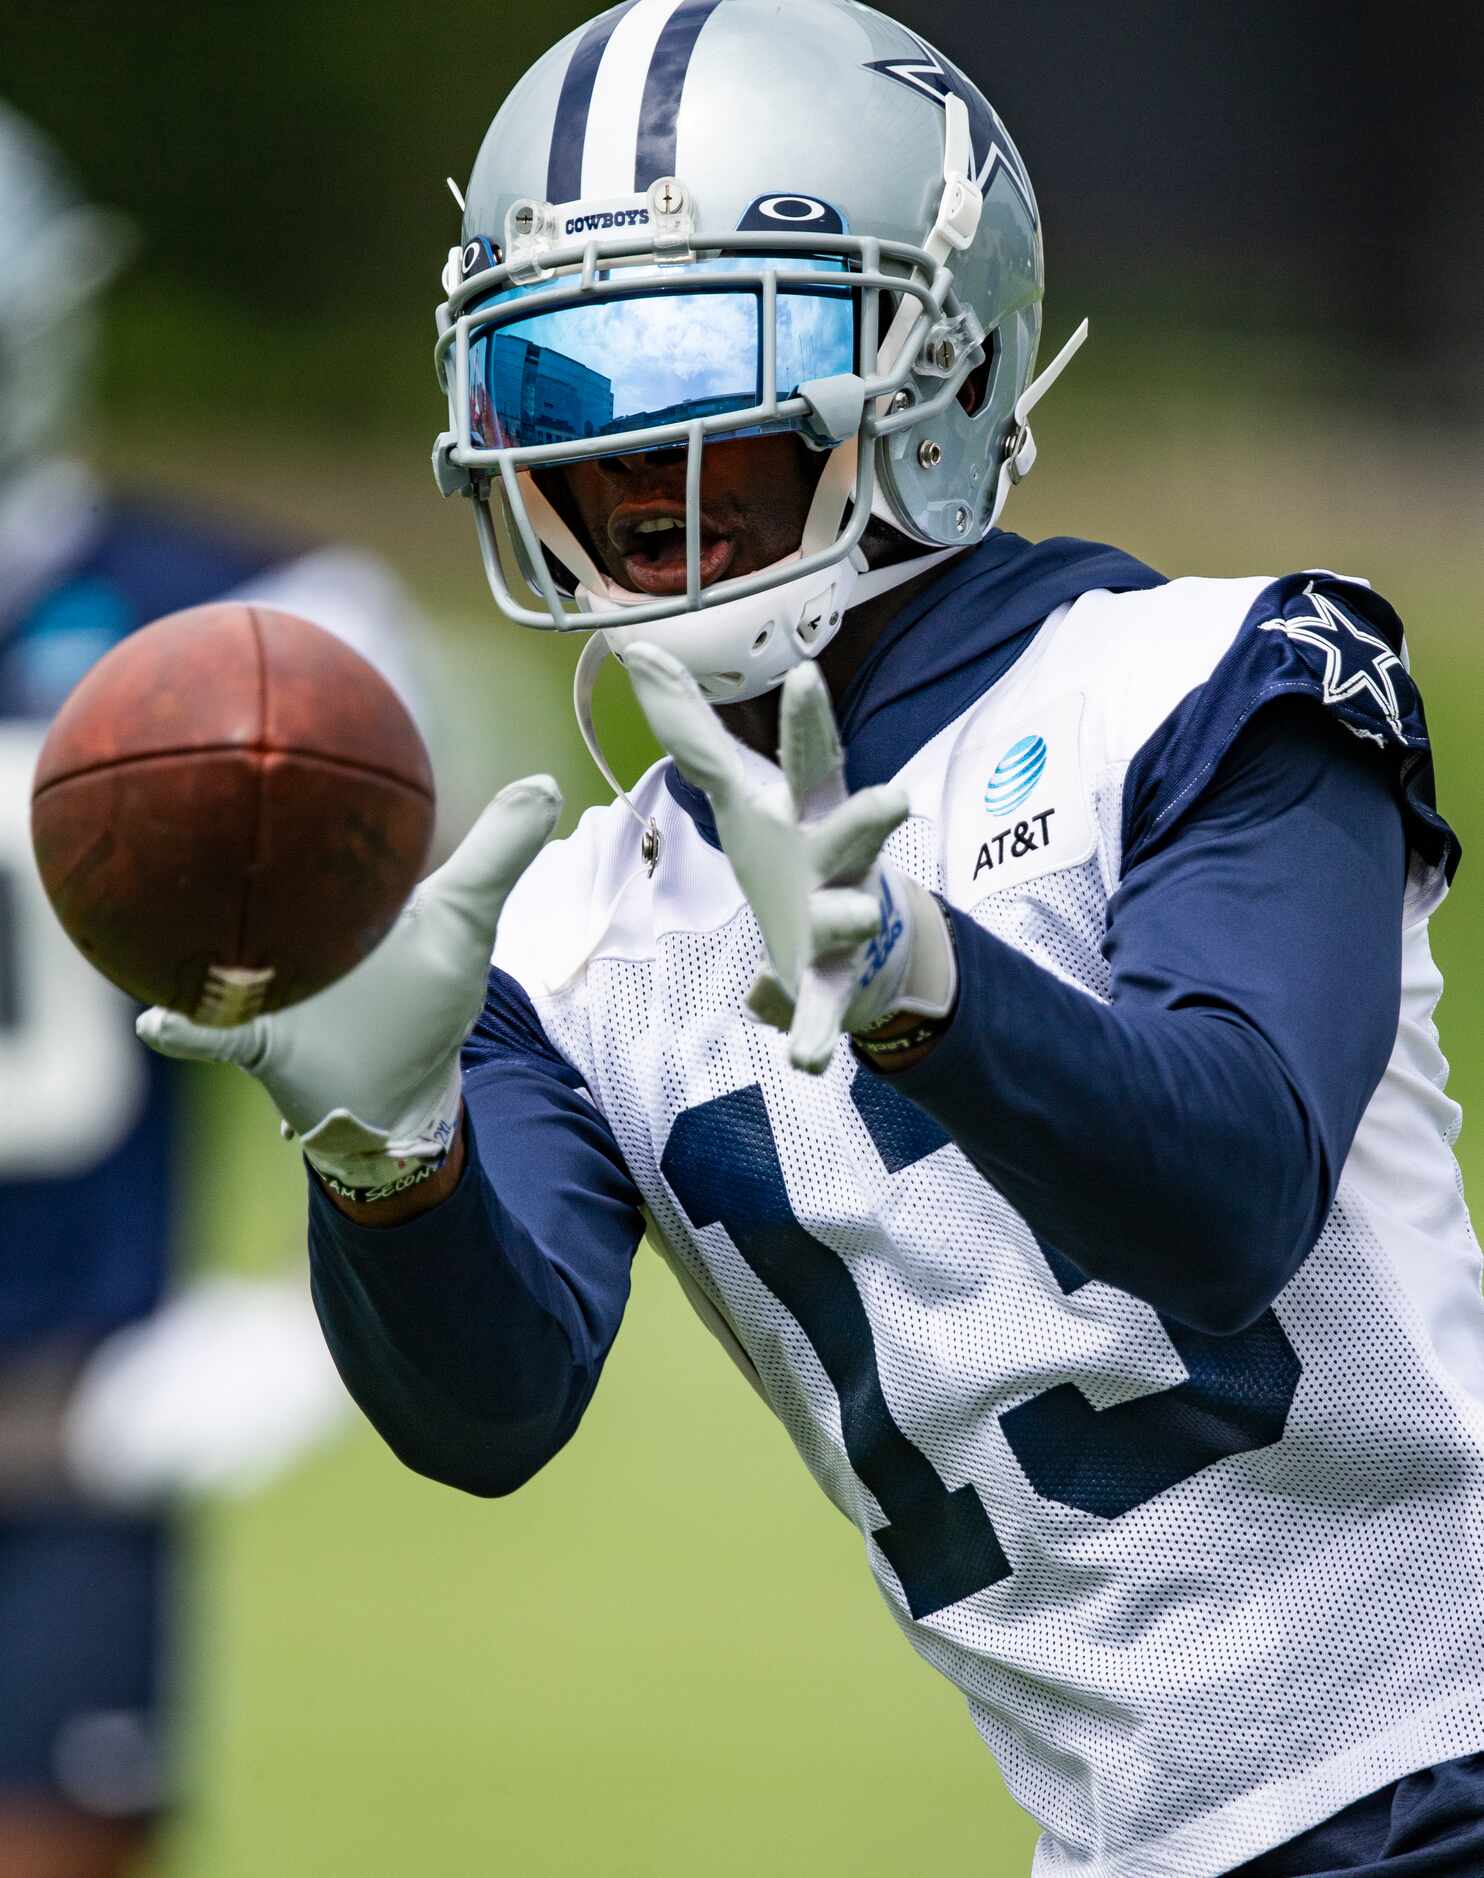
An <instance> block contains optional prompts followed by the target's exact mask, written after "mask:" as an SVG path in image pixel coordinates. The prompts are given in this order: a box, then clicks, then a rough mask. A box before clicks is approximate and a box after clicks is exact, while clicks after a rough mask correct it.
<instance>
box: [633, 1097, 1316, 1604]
mask: <svg viewBox="0 0 1484 1878" xmlns="http://www.w3.org/2000/svg"><path fill="white" fill-rule="evenodd" d="M854 1093H855V1099H856V1105H857V1107H858V1109H859V1110H860V1113H861V1116H862V1119H863V1120H864V1121H865V1123H866V1126H867V1128H868V1129H869V1130H870V1132H871V1135H872V1137H873V1139H874V1140H875V1142H876V1144H877V1147H878V1150H879V1151H880V1153H881V1155H882V1159H883V1161H884V1163H885V1165H886V1166H887V1168H888V1169H889V1171H891V1172H893V1173H895V1172H897V1171H898V1170H899V1169H900V1168H902V1167H905V1166H910V1165H911V1163H912V1162H913V1161H915V1160H920V1159H921V1158H922V1157H923V1156H924V1155H925V1154H929V1153H932V1152H933V1151H934V1150H935V1149H937V1148H939V1147H942V1146H944V1145H945V1144H946V1142H947V1139H948V1137H947V1136H946V1135H945V1134H944V1133H943V1131H942V1130H941V1129H940V1128H938V1126H937V1124H936V1123H934V1122H933V1121H931V1120H930V1119H929V1118H928V1117H927V1116H925V1115H924V1114H923V1113H922V1111H921V1110H920V1109H917V1108H916V1107H915V1106H914V1105H913V1104H911V1103H909V1102H908V1101H907V1100H906V1099H905V1097H902V1096H899V1095H898V1094H897V1093H896V1092H895V1091H894V1090H892V1089H891V1088H890V1087H889V1085H888V1084H887V1083H886V1082H885V1081H884V1080H883V1079H882V1078H881V1077H878V1076H874V1075H872V1074H871V1073H870V1072H869V1071H866V1070H862V1071H860V1072H859V1073H858V1076H857V1082H856V1086H855V1091H854ZM660 1171H661V1173H662V1174H663V1175H664V1177H665V1179H666V1180H667V1181H668V1183H669V1185H670V1188H671V1191H672V1192H673V1193H674V1194H675V1197H676V1198H677V1199H678V1200H679V1202H680V1204H681V1206H682V1207H683V1208H684V1209H685V1213H686V1216H687V1218H688V1219H689V1220H690V1223H691V1225H692V1226H693V1227H695V1228H696V1229H697V1230H698V1231H699V1230H701V1229H703V1228H705V1227H707V1226H713V1225H720V1226H722V1227H723V1228H724V1229H725V1231H726V1234H727V1237H728V1238H729V1239H730V1240H731V1241H732V1243H733V1245H734V1246H735V1247H736V1248H737V1250H738V1252H739V1253H740V1254H741V1255H742V1257H743V1258H744V1259H745V1260H746V1261H747V1263H748V1265H749V1266H750V1267H751V1268H752V1270H753V1271H754V1272H755V1273H756V1274H757V1276H758V1277H759V1278H760V1279H761V1280H762V1282H763V1283H764V1284H765V1285H766V1286H767V1287H768V1289H769V1290H770V1291H771V1292H772V1293H773V1295H774V1296H775V1297H776V1298H777V1299H778V1301H779V1302H780V1303H781V1304H782V1305H783V1306H784V1308H785V1309H786V1310H788V1311H789V1312H790V1313H791V1315H792V1316H793V1317H794V1318H795V1319H796V1320H797V1322H798V1323H799V1324H800V1326H801V1327H802V1328H803V1330H804V1333H805V1335H806V1336H807V1337H808V1338H809V1341H810V1343H811V1344H812V1345H813V1347H814V1351H815V1354H816V1355H817V1356H818V1358H819V1361H820V1365H821V1367H822V1368H823V1369H824V1371H825V1374H826V1375H827V1376H828V1377H829V1379H830V1382H831V1384H832V1385H833V1387H834V1390H835V1393H836V1395H837V1397H838V1398H839V1403H840V1425H841V1430H842V1432H843V1434H844V1438H845V1451H846V1454H847V1455H848V1456H849V1459H850V1464H851V1466H852V1467H853V1468H854V1470H855V1472H856V1475H857V1476H858V1478H859V1479H860V1480H861V1482H862V1483H863V1484H864V1485H865V1486H866V1487H867V1488H868V1489H869V1490H870V1492H871V1493H872V1494H873V1495H874V1496H875V1499H876V1502H877V1504H878V1505H879V1506H880V1508H881V1510H882V1512H883V1513H884V1514H885V1515H886V1519H887V1524H886V1525H885V1526H884V1527H882V1528H881V1529H880V1530H879V1531H877V1532H876V1533H875V1535H874V1537H875V1540H876V1543H877V1544H878V1545H879V1546H880V1548H881V1550H882V1552H883V1553H884V1554H885V1555H886V1557H887V1558H888V1559H889V1560H890V1562H891V1566H892V1569H893V1570H894V1571H895V1572H896V1574H897V1577H898V1578H899V1579H900V1581H901V1585H902V1590H903V1593H904V1594H905V1596H906V1599H907V1604H908V1608H909V1609H910V1610H911V1612H912V1615H913V1616H914V1617H917V1618H921V1617H928V1616H931V1615H932V1613H933V1612H934V1611H941V1610H943V1609H944V1608H945V1607H946V1606H948V1605H950V1604H956V1603H957V1602H958V1601H959V1599H960V1598H966V1597H970V1596H972V1594H973V1593H974V1592H976V1591H982V1590H984V1589H985V1588H986V1587H987V1586H989V1585H993V1584H997V1583H998V1582H999V1581H1000V1580H1001V1579H1002V1578H1008V1577H1009V1576H1010V1572H1011V1566H1010V1562H1009V1560H1008V1559H1007V1558H1006V1556H1005V1553H1004V1550H1003V1548H1002V1547H1001V1545H1000V1542H999V1538H998V1536H997V1535H996V1533H995V1529H994V1525H993V1523H992V1521H991V1520H990V1517H989V1515H988V1513H987V1512H986V1511H985V1510H984V1504H983V1502H982V1501H981V1500H980V1498H979V1495H978V1494H977V1493H976V1491H975V1490H974V1488H973V1486H972V1485H967V1484H966V1485H964V1486H962V1487H949V1486H948V1485H947V1484H946V1483H945V1482H944V1480H943V1479H942V1477H941V1475H940V1474H939V1473H938V1471H937V1469H936V1468H935V1467H934V1466H933V1464H932V1462H931V1461H929V1460H928V1458H927V1456H926V1455H925V1454H924V1453H923V1452H922V1450H921V1449H920V1448H918V1447H916V1446H914V1445H913V1443H912V1442H911V1441H909V1440H908V1439H907V1437H906V1436H905V1435H904V1434H903V1433H902V1431H901V1429H900V1428H899V1427H898V1426H897V1424H896V1422H895V1420H894V1419H893V1418H892V1414H891V1410H890V1409H889V1407H888V1406H887V1402H886V1398H885V1396H884V1394H883V1393H882V1389H881V1377H880V1373H879V1370H878V1368H877V1363H876V1345H875V1339H874V1338H873V1336H872V1334H871V1320H870V1318H869V1317H868V1316H867V1314H866V1309H865V1306H864V1305H863V1304H862V1302H861V1297H860V1293H859V1291H858V1290H857V1289H856V1286H855V1281H854V1279H853V1278H852V1277H851V1275H850V1272H849V1270H848V1269H847V1267H846V1265H845V1263H844V1261H843V1260H842V1259H841V1258H840V1257H839V1256H838V1255H837V1254H836V1253H835V1252H832V1251H831V1250H830V1248H829V1247H828V1246H826V1245H825V1244H823V1243H822V1241H820V1240H818V1239H816V1238H815V1237H814V1236H813V1234H812V1233H810V1232H807V1231H806V1230H805V1229H804V1227H803V1226H801V1225H800V1224H799V1222H798V1220H797V1219H796V1218H795V1216H794V1212H793V1208H792V1207H791V1205H790V1204H789V1198H788V1189H787V1186H786V1184H785V1182H784V1178H783V1167H782V1164H781V1163H780V1161H779V1158H778V1144H777V1142H776V1140H775V1139H774V1135H773V1128H772V1124H771V1123H770V1121H769V1120H768V1112H767V1108H766V1106H765V1104H764V1102H763V1092H762V1089H761V1088H760V1087H759V1086H758V1085H757V1084H756V1083H753V1084H750V1085H749V1086H748V1087H746V1088H744V1089H734V1090H733V1091H732V1092H731V1093H730V1094H729V1095H724V1096H718V1097H716V1098H715V1100H713V1101H711V1102H705V1103H702V1104H701V1105H700V1106H699V1107H698V1108H693V1109H688V1110H687V1111H686V1112H685V1113H684V1114H683V1115H681V1116H679V1117H678V1118H677V1119H676V1122H675V1126H674V1128H673V1129H672V1130H671V1132H670V1139H669V1141H668V1142H667V1143H666V1145H665V1152H664V1157H663V1159H662V1160H661V1163H660ZM1046 1259H1047V1263H1048V1264H1049V1266H1050V1268H1051V1270H1052V1273H1053V1275H1054V1276H1055V1278H1056V1280H1057V1282H1058V1283H1059V1284H1060V1285H1061V1287H1062V1289H1063V1291H1065V1292H1069V1293H1070V1292H1072V1291H1075V1290H1077V1289H1079V1288H1080V1286H1082V1285H1083V1284H1085V1283H1087V1282H1088V1280H1087V1279H1086V1278H1084V1276H1083V1275H1082V1274H1081V1273H1080V1272H1079V1271H1077V1270H1076V1268H1075V1267H1074V1266H1072V1265H1071V1264H1070V1262H1069V1261H1067V1260H1066V1259H1063V1258H1061V1257H1059V1256H1058V1255H1057V1254H1056V1253H1055V1252H1052V1251H1049V1250H1047V1251H1046ZM1159 1321H1160V1323H1161V1325H1162V1326H1163V1328H1164V1330H1165V1333H1166V1335H1167V1336H1168V1337H1169V1339H1170V1342H1171V1343H1172V1344H1173V1346H1174V1348H1175V1350H1176V1352H1177V1354H1178V1355H1179V1357H1180V1360H1181V1362H1182V1363H1183V1364H1184V1365H1185V1368H1186V1371H1187V1380H1186V1381H1185V1382H1183V1383H1179V1384H1177V1385H1176V1386H1175V1387H1173V1388H1169V1389H1162V1390H1159V1391H1157V1392H1156V1393H1154V1394H1151V1395H1145V1396H1139V1397H1137V1398H1136V1399H1135V1400H1133V1401H1131V1402H1122V1403H1119V1404H1118V1405H1117V1406H1115V1407H1112V1408H1104V1409H1095V1408H1094V1407H1093V1406H1092V1404H1091V1403H1090V1402H1089V1401H1088V1399H1087V1397H1086V1396H1085V1395H1084V1394H1083V1393H1082V1391H1081V1390H1080V1389H1079V1388H1078V1387H1077V1386H1076V1385H1075V1384H1074V1383H1069V1382H1068V1383H1061V1384H1058V1385H1057V1387H1055V1388H1053V1389H1048V1390H1047V1391H1045V1393H1044V1394H1042V1395H1038V1396H1034V1397H1032V1399H1031V1400H1030V1401H1029V1402H1024V1403H1022V1404H1021V1405H1020V1406H1019V1407H1018V1408H1014V1409H1010V1410H1008V1411H1007V1412H1006V1413H1005V1414H1003V1415H1001V1417H1000V1426H1001V1428H1002V1429H1003V1430H1004V1434H1005V1438H1006V1440H1007V1441H1008V1442H1009V1444H1010V1448H1011V1451H1012V1452H1013V1453H1014V1455H1015V1458H1016V1460H1017V1461H1018V1462H1019V1464H1020V1466H1021V1468H1022V1470H1023V1471H1024V1473H1025V1476H1026V1478H1027V1479H1028V1480H1029V1481H1030V1484H1031V1485H1032V1486H1033V1487H1034V1488H1035V1490H1036V1492H1037V1493H1038V1494H1040V1495H1041V1496H1042V1498H1044V1499H1047V1500H1055V1501H1058V1502H1060V1503H1061V1504H1062V1505H1064V1506H1074V1507H1078V1508H1080V1509H1081V1510H1082V1511H1084V1512H1088V1513H1094V1514H1097V1515H1099V1516H1100V1517H1102V1518H1104V1519H1115V1518H1117V1517H1118V1515H1119V1514H1121V1513H1127V1512H1131V1511H1132V1510H1133V1508H1134V1507H1136V1506H1142V1505H1143V1504H1144V1502H1145V1501H1146V1500H1151V1499H1153V1498H1154V1497H1155V1495H1156V1494H1160V1493H1163V1492H1165V1491H1166V1490H1167V1489H1168V1488H1170V1487H1174V1486H1178V1485H1179V1483H1180V1482H1181V1481H1182V1480H1188V1479H1190V1477H1191V1476H1192V1475H1193V1474H1197V1473H1199V1472H1200V1471H1201V1469H1202V1468H1205V1467H1210V1466H1212V1465H1213V1464H1214V1463H1215V1462H1217V1461H1221V1460H1226V1459H1229V1458H1230V1457H1231V1456H1232V1455H1236V1454H1247V1453H1250V1452H1252V1451H1253V1450H1254V1449H1256V1448H1263V1447H1267V1446H1269V1445H1270V1444H1271V1443H1273V1442H1275V1441H1277V1440H1278V1439H1279V1438H1280V1437H1281V1435H1282V1433H1283V1426H1284V1422H1285V1420H1286V1418H1287V1415H1288V1410H1289V1406H1290V1405H1291V1403H1292V1401H1293V1397H1294V1392H1295V1390H1296V1389H1297V1387H1298V1379H1299V1372H1300V1364H1299V1360H1298V1357H1297V1356H1296V1354H1295V1353H1294V1349H1293V1345H1292V1344H1291V1343H1290V1342H1289V1341H1288V1338H1287V1337H1286V1336H1285V1335H1284V1332H1283V1328H1282V1326H1281V1325H1280V1324H1279V1322H1278V1320H1277V1318H1276V1316H1275V1315H1274V1314H1273V1312H1272V1311H1271V1310H1268V1311H1264V1312H1263V1314H1262V1316H1261V1317H1260V1318H1258V1320H1257V1321H1256V1323H1254V1324H1252V1325H1251V1326H1250V1327H1249V1328H1248V1329H1246V1330H1244V1331H1241V1332H1239V1333H1238V1334H1237V1335H1236V1336H1233V1337H1211V1336H1206V1335H1204V1334H1203V1333H1202V1332H1200V1331H1195V1330H1190V1329H1188V1328H1187V1327H1186V1326H1184V1325H1181V1324H1176V1323H1172V1322H1171V1321H1170V1320H1169V1319H1167V1318H1164V1317H1161V1318H1160V1320H1159Z"/></svg>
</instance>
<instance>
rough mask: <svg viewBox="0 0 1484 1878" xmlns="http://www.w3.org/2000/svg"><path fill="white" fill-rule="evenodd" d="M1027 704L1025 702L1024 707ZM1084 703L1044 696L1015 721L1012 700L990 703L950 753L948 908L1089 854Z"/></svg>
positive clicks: (969, 903)
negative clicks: (1032, 710)
mask: <svg viewBox="0 0 1484 1878" xmlns="http://www.w3.org/2000/svg"><path fill="white" fill-rule="evenodd" d="M1030 703H1031V701H1030V700H1029V699H1026V698H1022V699H1021V700H1020V708H1021V710H1023V711H1025V710H1026V709H1027V705H1029V704H1030ZM1082 703H1083V700H1082V694H1081V693H1080V692H1076V693H1072V694H1071V695H1069V696H1068V695H1064V696H1062V697H1059V698H1053V699H1050V700H1048V701H1046V702H1044V703H1042V704H1041V705H1040V706H1039V707H1032V708H1035V715H1034V716H1033V717H1031V719H1030V722H1029V723H1027V722H1026V720H1025V718H1024V717H1022V718H1021V721H1020V723H1019V724H1018V725H1017V724H1016V722H1015V718H1014V717H1013V716H1011V714H1010V712H1011V711H1013V710H1014V708H1015V707H1014V705H1013V704H1012V705H1011V707H1010V710H1009V711H1007V710H1006V709H1005V708H1004V707H1003V706H1001V707H1000V708H998V709H996V708H995V707H994V704H993V703H992V702H991V703H989V704H988V705H987V706H986V708H985V709H984V710H983V711H982V712H981V713H980V716H979V719H978V721H977V722H976V723H975V724H974V725H973V726H972V728H971V729H970V730H969V732H968V734H967V735H966V736H965V738H964V740H963V743H962V744H961V745H960V746H959V748H958V750H957V751H955V753H954V757H953V763H952V766H951V769H950V773H949V782H948V804H949V806H948V828H947V837H948V853H947V855H946V857H945V859H946V862H947V875H948V879H947V886H948V891H949V896H950V898H951V899H952V900H953V901H954V903H955V905H958V906H962V907H971V906H973V905H974V903H975V902H976V901H978V900H982V899H983V898H984V896H985V895H986V894H989V893H1002V892H1006V891H1008V890H1010V889H1012V888H1016V887H1019V886H1021V885H1022V884H1023V883H1025V882H1027V881H1030V880H1033V879H1035V877H1036V876H1037V875H1038V874H1049V873H1051V872H1053V871H1056V870H1059V869H1061V868H1064V867H1076V866H1078V865H1080V864H1081V863H1082V862H1083V861H1085V860H1086V859H1087V857H1088V856H1089V855H1090V854H1091V853H1092V851H1093V847H1094V838H1093V821H1092V809H1091V805H1090V803H1089V802H1088V800H1087V794H1086V791H1085V789H1084V787H1083V783H1082V760H1081V741H1082V738H1081V733H1082ZM1027 715H1029V712H1028V711H1027Z"/></svg>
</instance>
